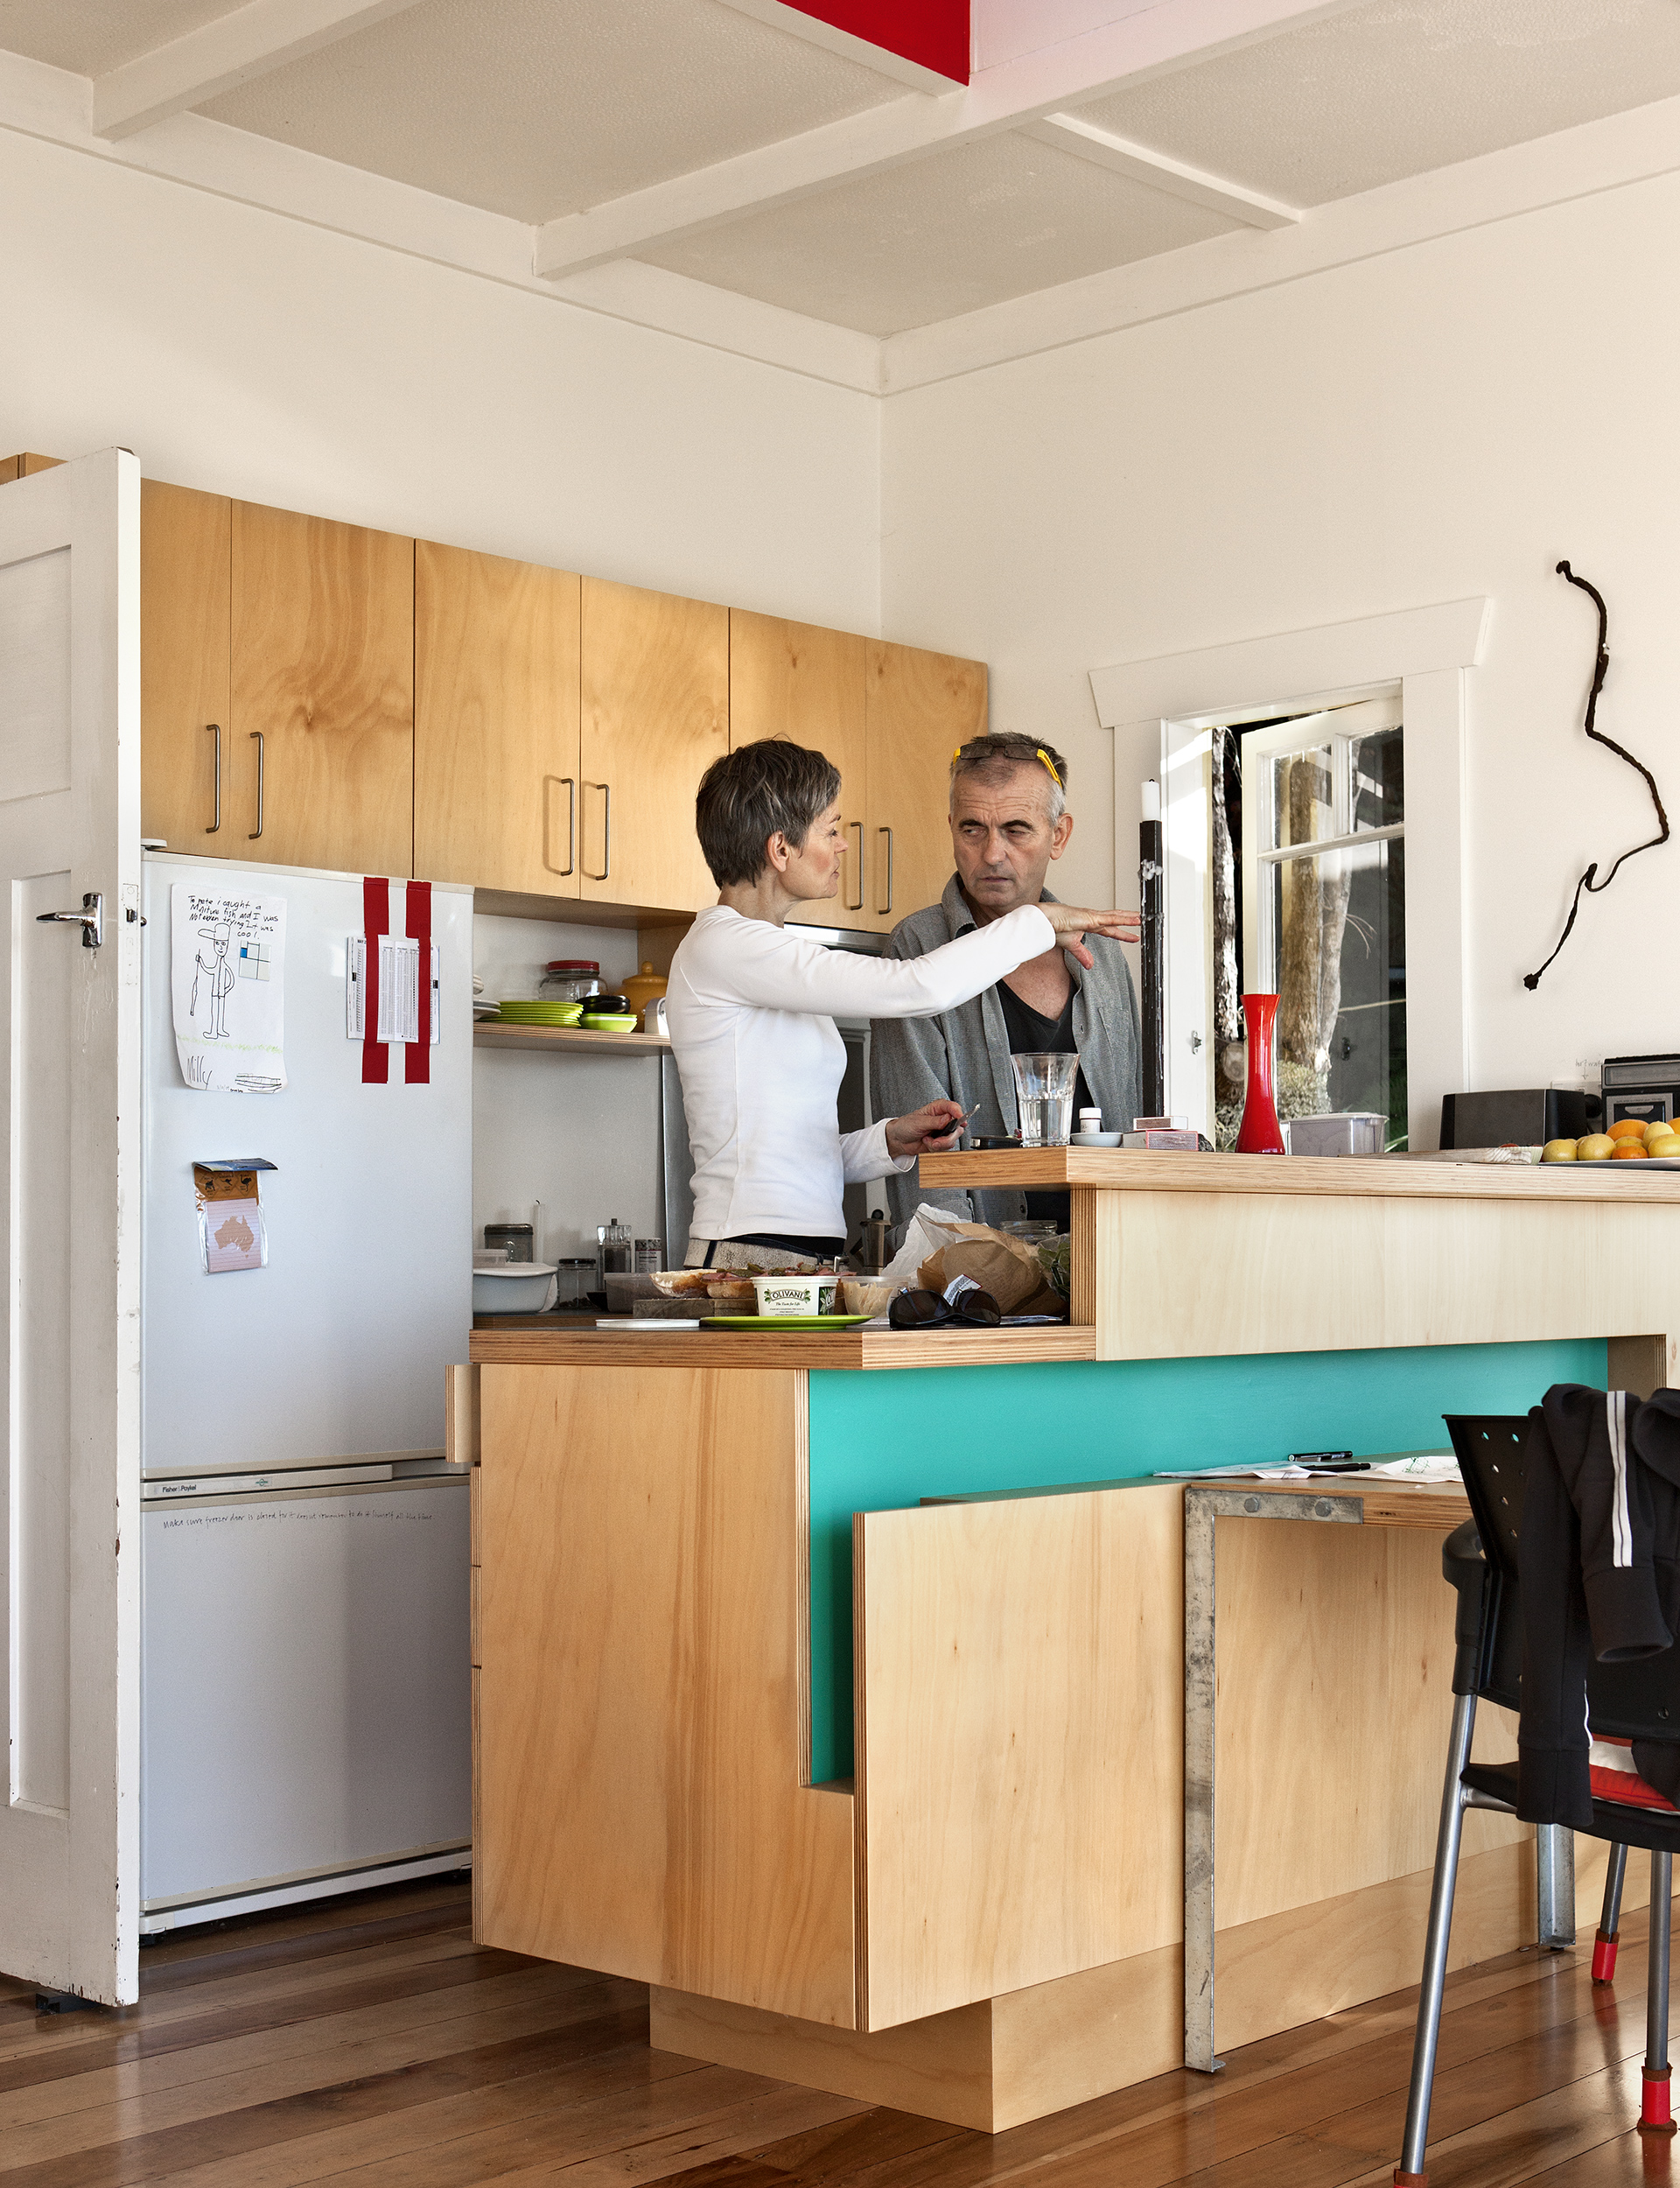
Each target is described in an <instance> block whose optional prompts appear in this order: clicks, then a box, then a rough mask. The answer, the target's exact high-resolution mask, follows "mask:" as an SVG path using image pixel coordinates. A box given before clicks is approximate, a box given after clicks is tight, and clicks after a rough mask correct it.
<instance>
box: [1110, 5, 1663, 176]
mask: <svg viewBox="0 0 1680 2188" xmlns="http://www.w3.org/2000/svg"><path fill="white" fill-rule="evenodd" d="M1677 92H1680V6H1677V5H1676V4H1675V0H1369V4H1368V5H1366V6H1364V7H1361V8H1355V9H1354V10H1353V11H1352V12H1351V13H1349V14H1347V15H1340V16H1334V17H1332V18H1330V19H1329V20H1328V21H1327V22H1322V23H1313V24H1309V25H1306V27H1304V28H1303V29H1300V30H1295V31H1285V32H1281V33H1280V34H1279V35H1278V37H1276V38H1271V39H1264V41H1262V42H1261V43H1259V44H1257V45H1254V46H1244V47H1243V49H1242V50H1241V51H1240V52H1237V53H1228V54H1225V55H1224V56H1222V58H1220V59H1217V60H1208V61H1204V62H1202V63H1201V65H1200V66H1198V67H1194V68H1184V69H1180V70H1179V71H1178V72H1177V73H1176V74H1173V75H1170V76H1161V77H1158V78H1156V79H1155V81H1153V82H1151V83H1144V84H1139V85H1138V86H1137V87H1136V88H1135V89H1131V90H1127V91H1123V92H1121V93H1119V94H1118V95H1117V96H1116V97H1114V98H1110V99H1103V100H1099V101H1097V102H1096V103H1095V104H1094V105H1091V106H1088V107H1084V108H1082V109H1081V111H1082V114H1083V116H1084V118H1085V119H1086V120H1087V121H1088V122H1096V123H1100V124H1101V125H1102V126H1103V128H1104V129H1109V130H1114V131H1115V133H1116V134H1117V136H1121V137H1131V138H1133V139H1135V140H1137V141H1138V142H1140V143H1142V144H1148V145H1151V146H1152V147H1153V148H1154V149H1155V150H1156V151H1164V152H1170V153H1172V154H1173V157H1174V158H1178V159H1182V160H1187V161H1188V162H1189V163H1190V164H1191V165H1193V166H1197V167H1211V168H1213V169H1215V171H1216V172H1219V173H1220V174H1222V175H1226V176H1229V178H1230V179H1232V180H1233V181H1236V182H1243V183H1246V184H1247V185H1248V186H1249V187H1250V189H1254V190H1262V191H1265V192H1267V193H1269V194H1271V195H1272V196H1276V197H1279V198H1282V199H1284V200H1286V201H1287V202H1288V203H1290V204H1292V205H1299V206H1310V205H1323V204H1325V203H1327V201H1328V200H1331V199H1334V198H1347V197H1352V196H1353V195H1354V194H1355V193H1356V192H1358V191H1361V190H1373V189H1375V188H1376V187H1377V186H1378V185H1379V184H1381V183H1385V182H1397V181H1398V180H1399V179H1400V178H1401V177H1402V176H1404V175H1418V174H1424V173H1426V172H1428V171H1429V170H1430V169H1431V168H1434V167H1445V166H1448V165H1452V164H1453V162H1455V161H1458V160H1460V159H1470V158H1474V157H1475V155H1476V154H1477V153H1479V152H1490V151H1499V150H1501V149H1502V147H1503V146H1505V145H1507V144H1523V143H1526V142H1527V141H1528V140H1529V139H1530V137H1547V136H1550V135H1551V133H1552V131H1553V130H1562V129H1568V128H1570V127H1572V125H1573V124H1574V123H1578V122H1592V121H1596V120H1598V119H1599V117H1600V116H1603V115H1607V114H1621V113H1623V112H1625V111H1626V110H1627V109H1628V108H1630V107H1638V106H1644V105H1646V104H1647V103H1649V102H1650V101H1651V100H1654V99H1666V98H1670V97H1671V96H1672V95H1674V94H1675V93H1677Z"/></svg>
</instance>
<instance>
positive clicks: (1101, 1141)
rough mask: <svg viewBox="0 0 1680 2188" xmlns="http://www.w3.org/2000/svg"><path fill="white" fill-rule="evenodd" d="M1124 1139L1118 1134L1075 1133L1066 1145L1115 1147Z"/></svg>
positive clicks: (1122, 1134)
mask: <svg viewBox="0 0 1680 2188" xmlns="http://www.w3.org/2000/svg"><path fill="white" fill-rule="evenodd" d="M1124 1137H1125V1135H1124V1133H1118V1132H1076V1133H1075V1134H1074V1136H1073V1138H1072V1140H1069V1142H1068V1145H1069V1146H1070V1147H1118V1146H1119V1145H1120V1142H1121V1140H1123V1139H1124Z"/></svg>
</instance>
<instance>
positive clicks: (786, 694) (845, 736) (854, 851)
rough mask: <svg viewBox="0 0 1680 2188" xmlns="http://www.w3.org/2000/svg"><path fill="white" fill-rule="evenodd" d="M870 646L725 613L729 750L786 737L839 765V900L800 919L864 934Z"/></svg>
mask: <svg viewBox="0 0 1680 2188" xmlns="http://www.w3.org/2000/svg"><path fill="white" fill-rule="evenodd" d="M868 644H869V642H868V641H867V640H866V639H864V638H859V637H858V636H856V635H854V634H853V633H851V632H850V631H837V630H824V629H823V628H821V627H820V626H819V625H817V624H815V623H789V622H786V621H783V620H782V618H781V616H778V615H757V614H753V612H752V611H751V610H749V609H746V608H732V609H731V610H730V614H729V746H730V750H731V751H732V752H733V751H735V750H736V749H738V747H740V746H742V745H752V744H756V743H758V742H759V741H760V739H762V738H766V737H786V738H788V739H790V740H791V741H792V742H793V743H795V744H796V745H805V746H807V747H810V748H811V749H812V750H814V751H816V752H821V753H825V754H827V755H828V757H829V758H830V760H831V761H833V762H834V764H835V766H836V767H837V768H838V769H839V770H840V818H841V830H842V834H843V836H844V841H845V846H846V855H845V859H844V864H843V866H842V867H841V872H840V889H839V894H837V895H836V896H833V897H830V898H828V899H825V900H824V901H822V902H820V903H816V904H812V905H811V906H809V908H808V909H807V910H806V911H804V912H803V913H802V915H801V916H802V917H803V918H804V919H805V920H806V921H807V922H814V923H815V924H816V925H818V926H823V927H844V928H849V929H864V930H868V929H870V928H871V926H872V919H873V915H872V913H871V911H870V909H869V898H868V891H867V883H868V874H869V862H868V857H867V848H868V838H867V836H866V833H865V831H866V827H867V819H866V816H865V768H866V759H865V732H864V681H865V666H866V655H867V651H868Z"/></svg>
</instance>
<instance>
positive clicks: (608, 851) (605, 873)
mask: <svg viewBox="0 0 1680 2188" xmlns="http://www.w3.org/2000/svg"><path fill="white" fill-rule="evenodd" d="M584 789H586V790H598V791H599V792H600V794H601V796H602V798H603V799H604V800H605V801H606V803H605V805H604V808H603V810H602V814H601V870H600V872H599V873H591V872H590V870H589V868H588V867H587V866H585V867H584V880H586V881H605V880H607V879H608V878H609V876H610V875H611V873H612V872H613V785H612V784H611V783H610V782H585V783H584Z"/></svg>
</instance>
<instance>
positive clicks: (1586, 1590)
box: [1516, 1383, 1680, 1830]
mask: <svg viewBox="0 0 1680 2188" xmlns="http://www.w3.org/2000/svg"><path fill="white" fill-rule="evenodd" d="M1525 1472H1526V1476H1527V1486H1526V1489H1525V1490H1524V1493H1523V1524H1522V1534H1521V1539H1520V1545H1519V1549H1518V1560H1519V1571H1520V1576H1521V1583H1522V1592H1523V1711H1522V1717H1521V1721H1520V1724H1519V1729H1518V1734H1517V1755H1518V1761H1519V1765H1520V1767H1519V1775H1518V1793H1517V1809H1516V1813H1517V1814H1518V1815H1519V1816H1520V1817H1521V1818H1522V1819H1523V1821H1524V1822H1525V1823H1565V1824H1570V1825H1572V1826H1573V1827H1575V1828H1576V1829H1577V1830H1582V1829H1585V1828H1586V1827H1588V1826H1589V1825H1590V1824H1591V1823H1592V1820H1593V1792H1592V1783H1591V1779H1590V1778H1589V1776H1588V1771H1587V1754H1588V1745H1589V1743H1588V1737H1587V1726H1586V1709H1587V1704H1586V1674H1587V1661H1588V1656H1589V1652H1590V1653H1591V1654H1592V1655H1593V1656H1596V1658H1597V1659H1598V1660H1599V1662H1600V1664H1619V1663H1635V1662H1637V1661H1639V1660H1640V1659H1642V1658H1646V1657H1652V1656H1659V1655H1661V1654H1662V1652H1663V1651H1664V1650H1665V1649H1667V1648H1669V1647H1670V1646H1671V1645H1672V1644H1673V1641H1674V1637H1675V1635H1676V1633H1677V1632H1680V1391H1670V1390H1663V1391H1658V1392H1656V1393H1655V1395H1654V1396H1652V1397H1651V1398H1649V1399H1645V1400H1643V1401H1642V1400H1641V1399H1637V1398H1634V1397H1631V1396H1630V1395H1629V1394H1628V1392H1625V1391H1595V1390H1589V1389H1587V1388H1586V1387H1585V1386H1584V1385H1581V1384H1579V1383H1556V1384H1554V1385H1552V1387H1551V1390H1549V1391H1548V1392H1546V1396H1545V1401H1544V1405H1541V1406H1537V1407H1536V1408H1535V1409H1534V1411H1533V1412H1532V1413H1530V1415H1529V1440H1528V1446H1527V1449H1526V1453H1525ZM1677 1731H1680V1727H1677ZM1634 1764H1635V1768H1636V1769H1637V1771H1639V1773H1640V1776H1641V1777H1642V1778H1644V1779H1645V1780H1646V1781H1647V1783H1648V1784H1649V1785H1655V1786H1656V1789H1657V1791H1658V1792H1660V1793H1662V1794H1663V1797H1664V1798H1665V1799H1668V1800H1670V1801H1674V1802H1675V1803H1676V1804H1677V1805H1680V1746H1668V1745H1656V1744H1655V1743H1651V1742H1649V1741H1635V1743H1634Z"/></svg>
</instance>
